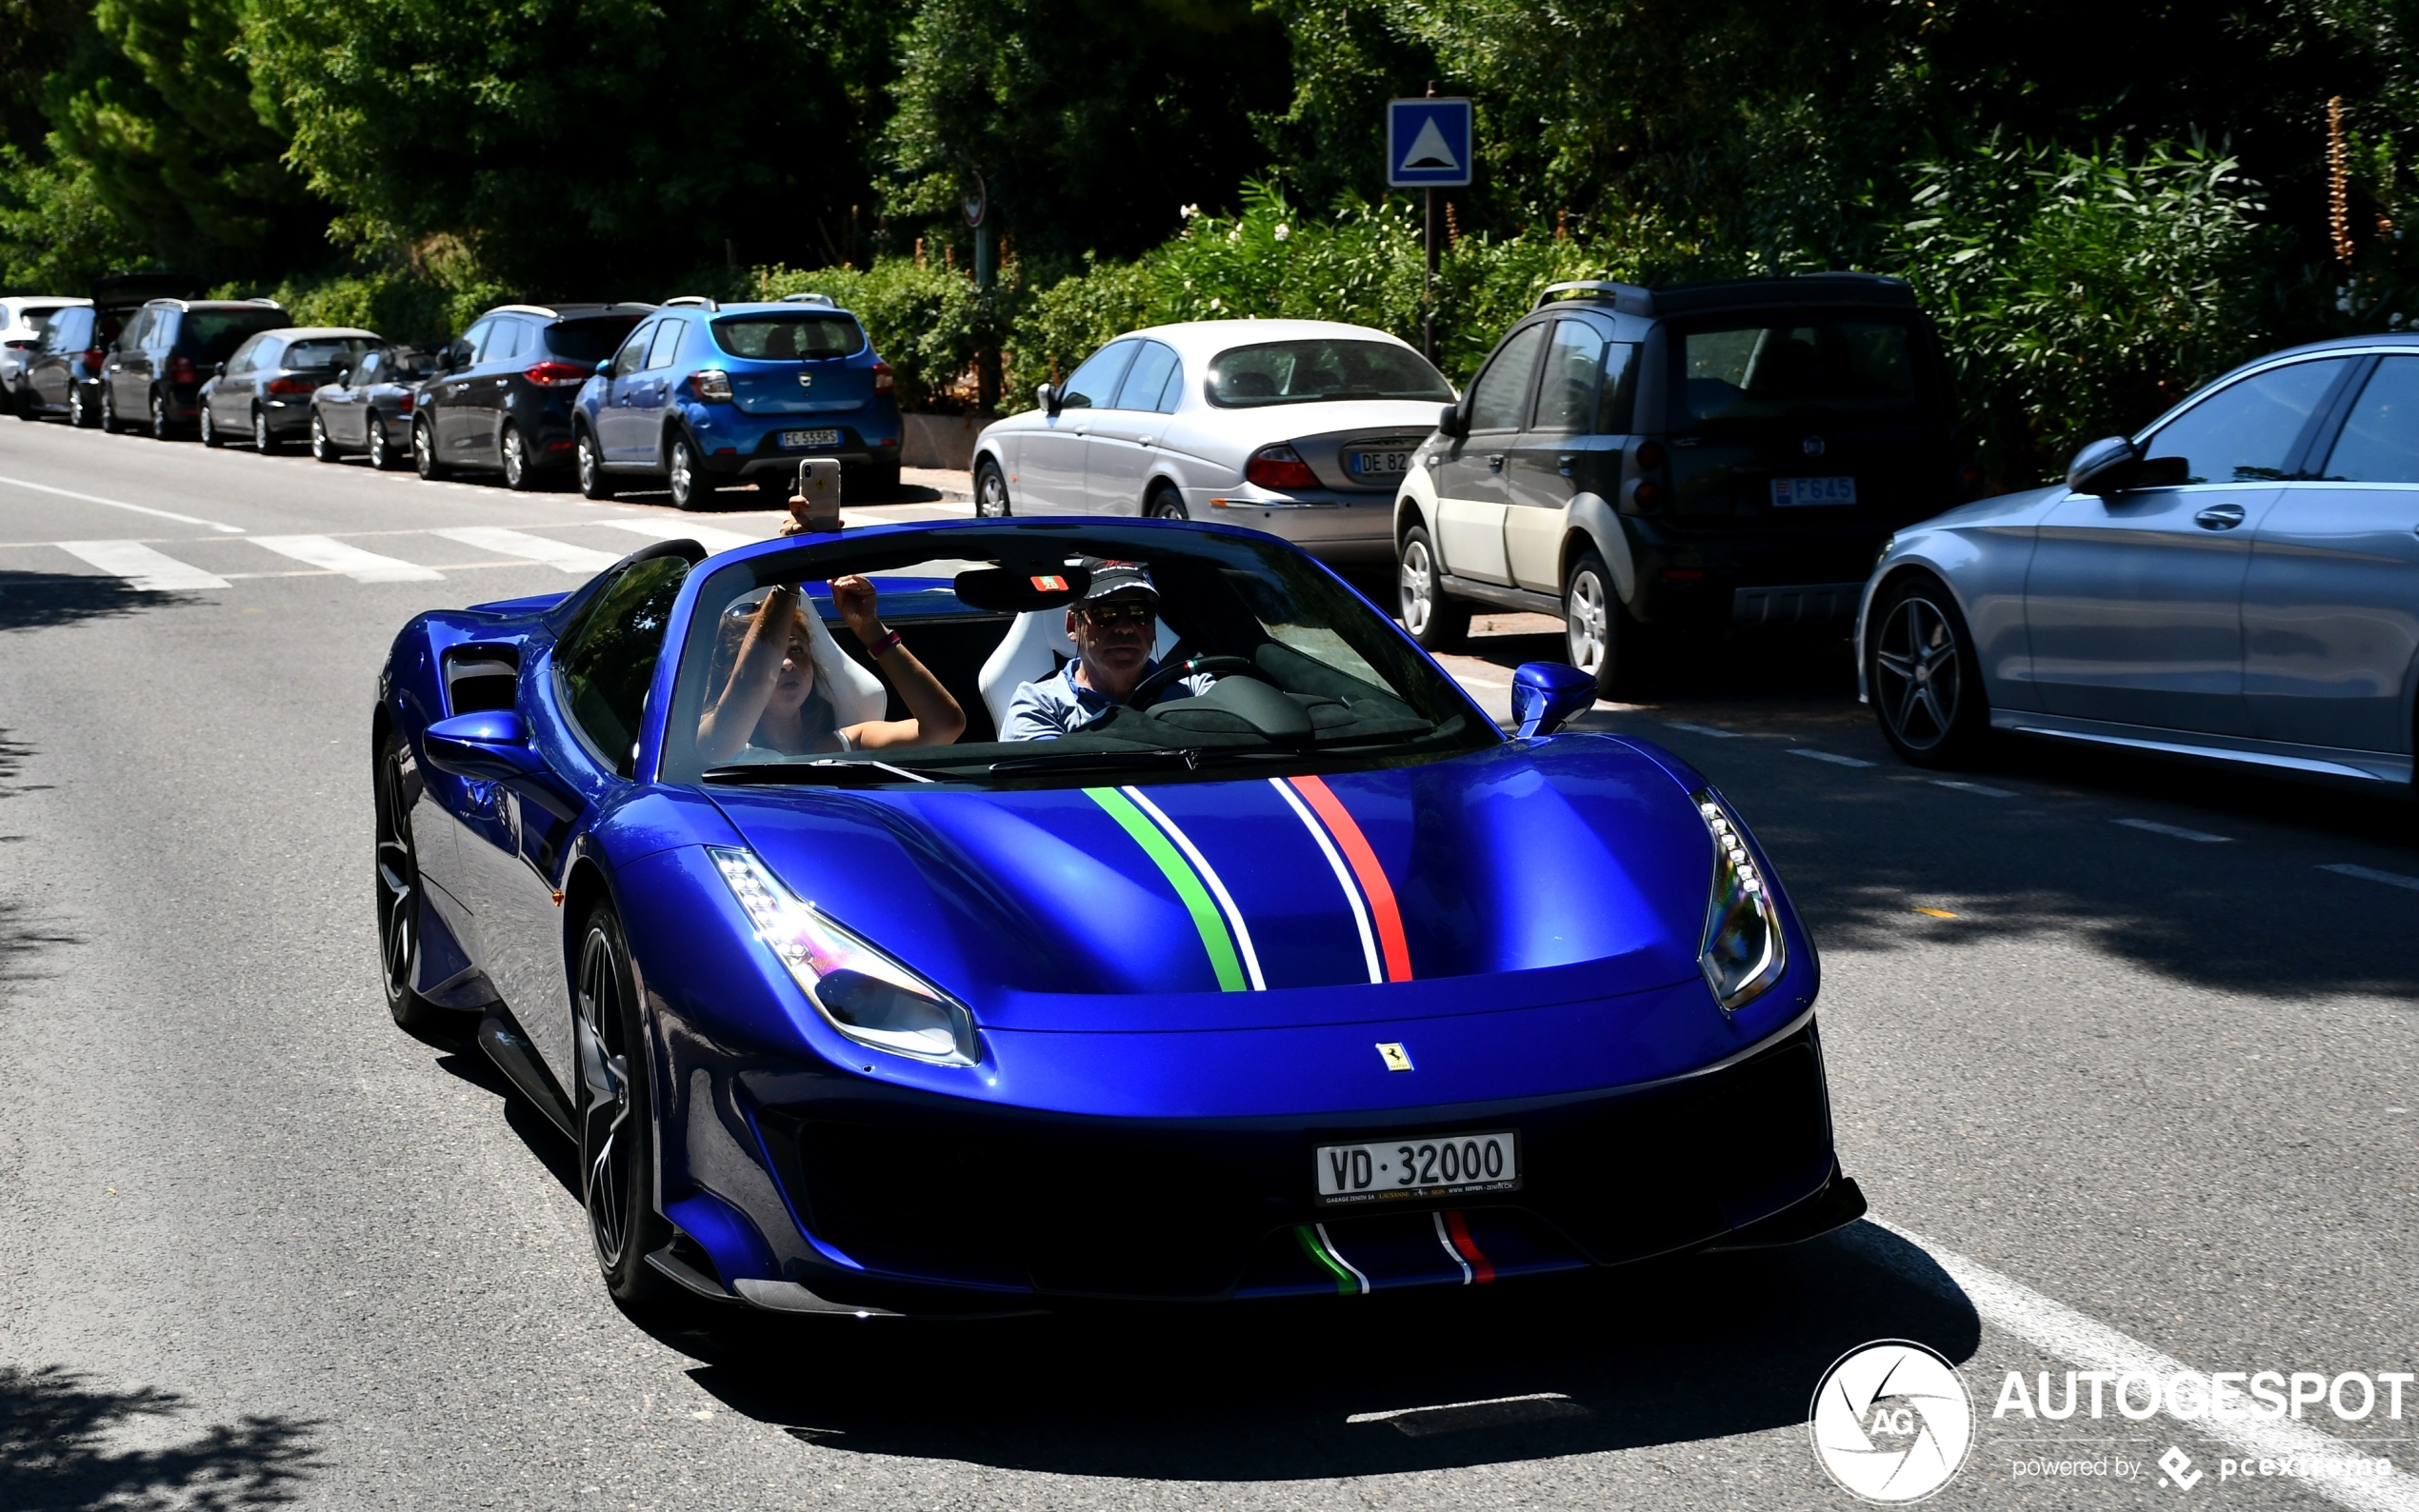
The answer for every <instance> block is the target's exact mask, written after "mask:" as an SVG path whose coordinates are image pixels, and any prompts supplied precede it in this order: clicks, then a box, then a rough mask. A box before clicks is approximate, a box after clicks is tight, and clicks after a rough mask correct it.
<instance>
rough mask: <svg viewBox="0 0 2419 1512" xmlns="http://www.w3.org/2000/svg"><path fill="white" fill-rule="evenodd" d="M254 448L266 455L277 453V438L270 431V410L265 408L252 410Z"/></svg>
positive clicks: (271, 455)
mask: <svg viewBox="0 0 2419 1512" xmlns="http://www.w3.org/2000/svg"><path fill="white" fill-rule="evenodd" d="M252 449H253V450H254V451H257V452H259V453H260V454H261V455H262V456H264V457H273V456H275V455H277V449H278V448H277V438H276V437H275V436H272V435H270V433H269V412H268V411H267V410H265V409H255V410H253V411H252Z"/></svg>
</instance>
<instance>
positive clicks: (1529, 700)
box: [1511, 662, 1596, 740]
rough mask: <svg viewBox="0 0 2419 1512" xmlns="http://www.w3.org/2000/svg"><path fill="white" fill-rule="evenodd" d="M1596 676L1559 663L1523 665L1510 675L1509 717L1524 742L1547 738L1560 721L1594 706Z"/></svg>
mask: <svg viewBox="0 0 2419 1512" xmlns="http://www.w3.org/2000/svg"><path fill="white" fill-rule="evenodd" d="M1595 703H1596V677H1595V674H1594V673H1593V672H1583V671H1581V670H1579V668H1577V667H1575V666H1565V665H1564V664H1563V663H1561V662H1523V663H1522V664H1521V665H1520V669H1519V670H1518V671H1516V672H1514V673H1512V694H1511V706H1512V718H1513V719H1514V720H1515V721H1517V722H1518V723H1519V726H1520V730H1519V734H1520V737H1521V738H1522V739H1523V740H1526V739H1528V738H1529V737H1530V736H1532V735H1550V734H1552V733H1553V732H1554V731H1556V730H1558V729H1560V728H1562V726H1563V721H1565V720H1567V719H1569V718H1570V716H1572V715H1573V714H1577V713H1580V712H1581V711H1583V710H1585V709H1589V708H1592V707H1594V706H1595Z"/></svg>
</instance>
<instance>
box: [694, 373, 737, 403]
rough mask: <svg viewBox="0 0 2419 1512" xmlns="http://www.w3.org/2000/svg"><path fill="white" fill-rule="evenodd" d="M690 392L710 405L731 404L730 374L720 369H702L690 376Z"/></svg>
mask: <svg viewBox="0 0 2419 1512" xmlns="http://www.w3.org/2000/svg"><path fill="white" fill-rule="evenodd" d="M689 391H690V393H693V394H695V395H696V396H697V397H698V398H699V399H700V400H702V401H703V402H705V403H707V404H710V405H727V404H729V403H730V374H729V373H727V372H725V371H723V370H722V369H721V368H698V369H697V370H696V371H695V372H693V373H690V375H689Z"/></svg>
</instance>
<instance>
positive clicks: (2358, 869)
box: [2318, 861, 2419, 892]
mask: <svg viewBox="0 0 2419 1512" xmlns="http://www.w3.org/2000/svg"><path fill="white" fill-rule="evenodd" d="M2318 869H2319V870H2321V871H2331V872H2333V873H2334V874H2335V875H2337V876H2339V877H2358V878H2359V879H2360V880H2361V881H2363V882H2382V883H2384V884H2385V885H2387V886H2389V887H2409V889H2410V890H2411V891H2413V892H2419V877H2406V876H2404V875H2403V874H2402V873H2400V872H2398V871H2379V870H2378V869H2377V868H2376V867H2374V866H2355V865H2351V864H2350V863H2349V862H2345V861H2338V862H2334V863H2331V864H2329V865H2324V866H2321V867H2319V868H2318Z"/></svg>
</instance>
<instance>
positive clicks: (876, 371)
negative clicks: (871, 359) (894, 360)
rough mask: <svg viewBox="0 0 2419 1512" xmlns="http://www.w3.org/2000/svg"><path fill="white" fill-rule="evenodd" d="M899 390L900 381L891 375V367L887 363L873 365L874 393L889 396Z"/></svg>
mask: <svg viewBox="0 0 2419 1512" xmlns="http://www.w3.org/2000/svg"><path fill="white" fill-rule="evenodd" d="M895 388H898V379H897V378H895V377H894V376H892V375H891V372H890V364H889V363H887V362H877V363H875V364H874V365H873V391H874V392H875V393H878V394H887V393H890V392H891V391H892V390H894V389H895Z"/></svg>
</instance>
